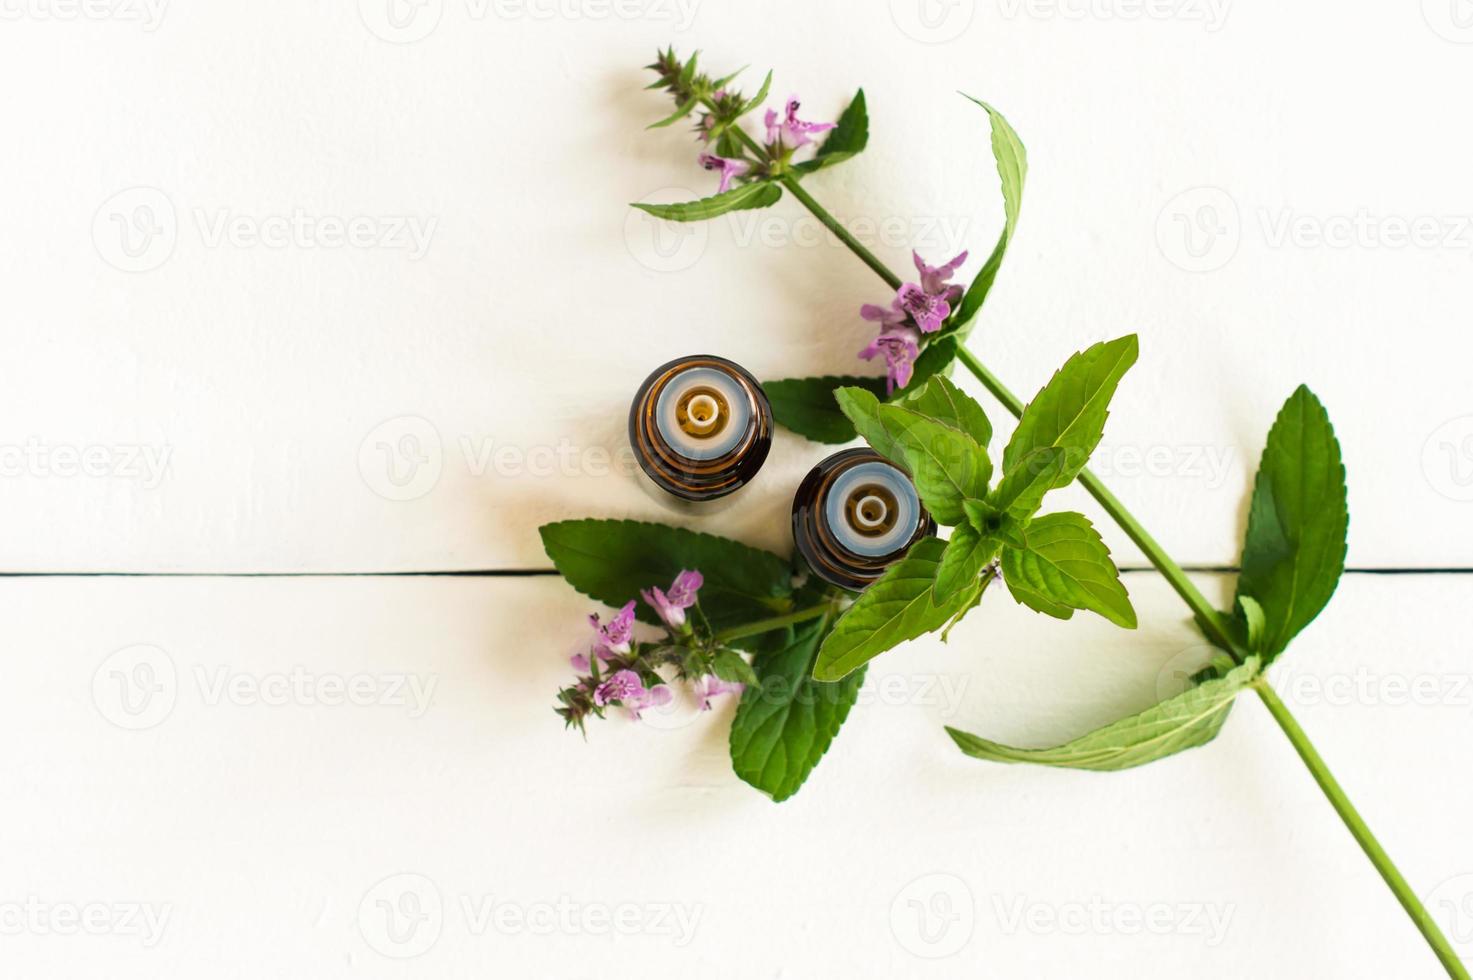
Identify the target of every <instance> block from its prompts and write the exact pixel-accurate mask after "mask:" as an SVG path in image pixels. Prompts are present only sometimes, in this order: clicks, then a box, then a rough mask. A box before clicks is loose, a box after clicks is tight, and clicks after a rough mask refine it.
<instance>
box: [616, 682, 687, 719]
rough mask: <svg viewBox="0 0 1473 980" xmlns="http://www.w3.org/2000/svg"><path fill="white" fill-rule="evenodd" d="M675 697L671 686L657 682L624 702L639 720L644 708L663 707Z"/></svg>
mask: <svg viewBox="0 0 1473 980" xmlns="http://www.w3.org/2000/svg"><path fill="white" fill-rule="evenodd" d="M674 699H675V695H674V694H673V693H671V691H670V688H669V687H667V686H666V685H664V684H656V685H655V686H654V687H651V688H648V689H646V690H645V692H644V693H643V694H641V695H637V696H636V697H634V698H632V699H631V700H629V701H626V702H624V707H626V708H628V709H629V714H630V715H631V716H633V717H634V718H635V719H636V720H638V718H639V713H640V712H641V711H643V710H644V709H646V708H663V707H664V706H665V705H667V704H669V703H670V702H671V701H673V700H674Z"/></svg>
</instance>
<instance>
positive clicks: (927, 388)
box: [895, 375, 992, 447]
mask: <svg viewBox="0 0 1473 980" xmlns="http://www.w3.org/2000/svg"><path fill="white" fill-rule="evenodd" d="M895 404H897V405H899V406H900V407H902V408H908V409H910V410H911V411H913V412H920V413H921V414H922V415H929V416H930V417H931V418H933V419H936V420H937V421H940V422H945V423H946V424H947V425H949V426H951V427H952V428H953V429H960V430H961V431H963V432H965V433H966V434H967V435H969V436H971V437H972V438H973V439H975V440H976V441H977V445H979V446H983V447H986V445H987V444H988V443H989V442H991V441H992V423H991V422H989V421H988V420H987V413H986V412H984V411H982V406H981V405H978V404H977V402H976V399H974V398H973V397H972V396H971V395H969V394H967V393H966V392H965V391H962V390H961V389H960V388H958V387H957V386H956V385H954V384H952V383H951V381H950V380H949V379H948V378H945V377H942V376H941V375H937V376H936V377H933V378H932V379H931V380H929V381H927V382H926V383H925V384H924V385H923V386H921V387H920V388H914V387H912V389H911V390H910V391H909V393H908V394H907V395H906V396H905V397H904V398H902V399H900V400H899V401H897V402H896V403H895Z"/></svg>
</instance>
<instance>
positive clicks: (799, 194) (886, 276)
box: [782, 175, 900, 289]
mask: <svg viewBox="0 0 1473 980" xmlns="http://www.w3.org/2000/svg"><path fill="white" fill-rule="evenodd" d="M782 185H783V186H784V187H786V188H787V189H788V193H789V194H791V195H793V196H794V197H796V198H797V199H798V201H799V202H800V203H801V204H802V205H803V206H804V207H805V208H807V209H808V210H809V211H810V212H811V213H812V214H813V216H814V217H815V218H817V219H818V220H819V221H820V222H822V223H823V226H824V227H825V228H827V229H828V230H829V231H831V232H833V234H834V237H836V238H838V239H839V241H841V242H843V243H844V244H845V245H847V246H849V251H851V252H853V253H854V254H855V255H857V256H859V260H860V261H861V262H863V263H864V264H865V265H867V266H869V267H870V268H871V269H872V270H874V273H875V275H877V276H879V277H880V278H881V279H883V280H885V282H886V284H887V285H889V287H890V288H891V289H899V288H900V277H899V276H897V275H896V274H895V273H893V272H891V271H890V269H889V267H888V266H886V265H885V263H883V262H881V261H880V260H879V259H878V258H876V257H875V254H874V253H873V252H871V251H870V250H869V249H867V248H865V247H864V246H863V245H861V244H860V243H859V239H857V238H855V237H854V236H853V235H851V234H849V229H848V228H845V227H844V226H843V225H841V224H839V222H838V220H837V219H835V218H834V216H833V215H831V214H829V213H828V212H827V211H825V210H824V209H823V207H822V206H821V205H820V204H819V203H818V202H817V201H815V200H814V199H813V195H811V194H809V193H808V191H806V190H804V188H803V185H802V184H800V183H798V179H797V178H796V177H793V176H792V175H788V176H786V177H783V178H782Z"/></svg>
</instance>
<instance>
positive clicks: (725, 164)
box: [697, 153, 752, 194]
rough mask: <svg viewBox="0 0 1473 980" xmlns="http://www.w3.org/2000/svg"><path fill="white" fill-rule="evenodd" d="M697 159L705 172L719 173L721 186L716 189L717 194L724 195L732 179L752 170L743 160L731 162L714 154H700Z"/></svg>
mask: <svg viewBox="0 0 1473 980" xmlns="http://www.w3.org/2000/svg"><path fill="white" fill-rule="evenodd" d="M697 159H698V160H700V162H701V166H703V167H705V168H706V169H707V170H720V171H721V186H719V187H717V188H716V193H718V194H725V193H726V191H727V189H728V188H730V187H731V181H732V178H734V177H740V176H741V175H742V174H744V173H746V172H747V171H748V170H751V169H752V165H751V164H750V163H748V162H747V161H745V160H731V159H728V158H727V157H719V156H717V155H716V154H714V153H702V154H701V155H700V156H699V157H697Z"/></svg>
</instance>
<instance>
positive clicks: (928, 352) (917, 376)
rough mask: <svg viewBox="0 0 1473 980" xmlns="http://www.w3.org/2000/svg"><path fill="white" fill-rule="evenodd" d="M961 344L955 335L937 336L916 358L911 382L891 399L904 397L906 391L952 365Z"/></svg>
mask: <svg viewBox="0 0 1473 980" xmlns="http://www.w3.org/2000/svg"><path fill="white" fill-rule="evenodd" d="M933 336H934V335H933ZM959 346H960V344H958V342H957V339H956V338H955V337H935V338H934V339H933V340H932V341H931V342H930V343H929V344H927V345H926V346H925V349H924V350H922V351H921V356H920V357H918V358H916V362H915V367H914V369H913V370H912V372H911V376H910V384H908V385H906V386H905V387H904V388H901V389H897V390H896V392H895V394H894V395H892V396H891V400H892V401H894V400H897V399H899V398H902V397H904V396H905V393H906V392H908V391H912V390H914V389H915V388H918V387H920V386H921V385H923V384H925V383H926V382H927V381H930V380H931V379H932V378H934V377H936V376H938V375H940V374H941V373H942V372H944V371H945V370H946V369H947V368H949V367H951V362H952V361H954V360H956V352H957V348H958V347H959Z"/></svg>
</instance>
